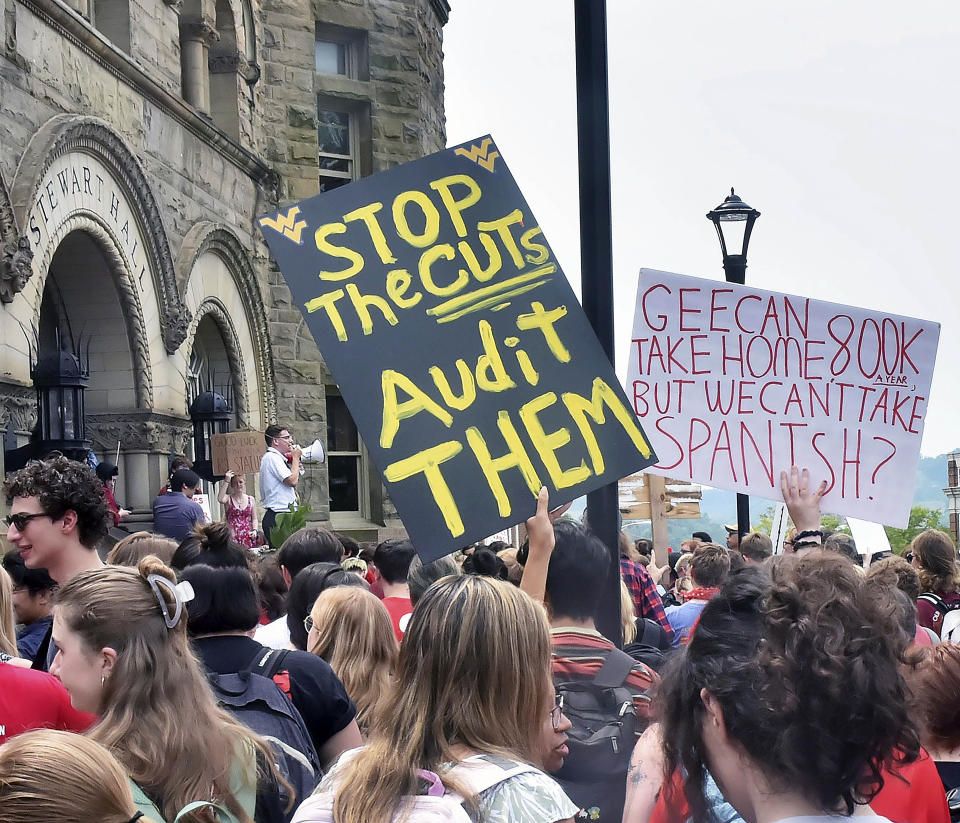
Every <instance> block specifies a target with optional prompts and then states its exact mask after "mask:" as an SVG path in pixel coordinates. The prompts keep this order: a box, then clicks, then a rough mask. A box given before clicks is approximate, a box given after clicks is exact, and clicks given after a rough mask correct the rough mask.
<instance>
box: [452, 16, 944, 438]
mask: <svg viewBox="0 0 960 823" xmlns="http://www.w3.org/2000/svg"><path fill="white" fill-rule="evenodd" d="M451 5H452V6H453V10H452V12H451V14H450V22H449V23H448V24H447V26H446V29H445V33H444V40H445V42H444V52H445V61H444V64H445V71H446V113H447V138H448V144H450V145H455V144H457V143H461V142H464V141H467V140H469V139H471V138H473V137H477V136H479V135H482V134H485V133H488V132H489V133H491V134H492V135H493V137H494V139H495V140H496V142H497V144H498V147H499V149H500V151H501V154H502V155H503V157H504V158H505V159H506V161H507V163H508V164H509V166H510V169H511V171H512V172H513V175H514V177H516V179H517V181H518V183H519V185H520V188H521V189H522V190H523V192H524V195H525V197H526V199H527V201H528V202H529V204H530V206H531V208H532V209H533V212H534V214H535V215H536V217H537V219H538V222H539V223H540V225H541V227H542V228H543V230H544V232H545V233H546V236H547V238H548V239H549V241H550V244H551V245H552V246H553V249H554V252H555V254H556V255H557V258H558V259H559V260H560V263H561V265H562V266H563V268H564V270H565V272H566V274H567V276H568V277H569V279H570V281H571V283H572V284H573V286H574V289H575V290H576V291H577V292H578V293H579V280H580V250H579V242H578V232H579V224H578V219H579V218H578V189H577V185H578V184H577V133H576V88H575V82H574V69H575V66H574V31H573V2H572V0H509V2H508V0H451ZM607 11H608V39H609V45H608V48H609V66H610V129H611V142H612V150H611V168H612V177H613V230H614V235H613V244H614V277H615V284H616V335H617V338H616V339H617V341H618V343H617V364H616V365H617V371H618V373H620V375H621V377H623V376H624V374H625V370H626V358H627V347H628V345H629V338H630V329H631V325H632V318H633V304H634V300H635V292H636V278H637V271H638V269H640V268H641V267H647V268H659V269H664V270H667V271H675V272H679V273H682V274H689V275H695V276H699V277H709V278H715V279H718V280H719V279H722V278H723V271H722V267H721V261H720V247H719V244H718V242H717V238H716V233H715V232H714V230H713V227H712V226H711V225H710V223H709V222H708V221H707V219H706V218H705V216H704V215H705V214H706V212H707V211H708V210H709V209H711V208H712V207H714V206H716V205H717V204H718V203H719V202H721V201H722V199H723V197H724V195H725V194H726V193H727V192H729V190H730V187H731V186H735V187H736V189H737V193H738V194H739V195H740V196H741V197H743V199H744V200H745V201H746V202H747V203H749V204H750V205H752V206H754V207H755V208H757V209H759V210H760V211H761V213H762V215H761V217H760V219H759V220H758V221H757V224H756V226H755V228H754V233H753V239H752V241H751V244H750V251H749V268H748V269H747V282H748V283H752V284H754V285H757V286H759V287H762V288H766V289H771V290H774V291H782V292H788V293H791V294H798V295H802V296H807V297H814V298H818V299H821V300H830V301H833V302H837V303H846V304H851V305H860V306H864V307H867V308H872V309H878V310H882V311H890V312H895V313H898V314H905V315H910V316H913V317H919V318H923V319H926V320H935V321H938V322H939V323H941V324H942V328H941V336H940V351H939V355H938V358H937V367H936V370H935V373H934V379H933V388H932V391H931V397H930V405H929V411H928V415H927V419H926V427H925V431H924V438H923V446H922V452H923V454H924V455H935V454H940V453H943V452H946V451H949V450H951V449H954V448H956V447H958V446H960V431H957V430H956V420H957V419H958V416H960V368H958V362H957V358H956V356H955V354H954V352H955V350H956V330H955V324H954V322H953V319H954V318H955V317H957V316H958V315H960V305H958V304H960V286H958V283H957V275H958V266H957V264H956V262H955V256H956V248H957V244H956V238H957V235H958V230H960V209H958V200H960V197H958V195H960V172H958V168H960V161H958V158H957V153H958V151H960V106H958V103H957V91H956V82H957V78H958V77H960V5H958V4H956V2H955V0H942V1H941V2H928V1H927V0H916V2H913V3H910V4H903V3H902V2H897V3H893V2H888V0H873V2H870V3H867V2H865V0H861V2H857V3H836V2H835V0H832V1H831V2H824V1H823V0H807V2H805V3H803V4H802V5H801V4H789V5H788V4H782V3H771V2H769V0H763V1H762V2H761V0H740V2H738V3H735V4H726V3H716V2H708V1H707V0H686V1H685V2H682V3H654V2H642V1H641V0H608V2H607Z"/></svg>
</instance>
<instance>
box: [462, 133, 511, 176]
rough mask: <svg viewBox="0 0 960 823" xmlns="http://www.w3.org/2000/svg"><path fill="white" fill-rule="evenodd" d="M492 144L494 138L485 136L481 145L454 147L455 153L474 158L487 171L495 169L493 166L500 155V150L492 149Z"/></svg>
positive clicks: (469, 158) (468, 158)
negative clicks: (462, 147) (463, 147)
mask: <svg viewBox="0 0 960 823" xmlns="http://www.w3.org/2000/svg"><path fill="white" fill-rule="evenodd" d="M492 145H493V140H491V139H490V138H489V137H485V138H484V139H483V142H482V143H481V144H480V145H479V146H471V147H470V148H469V149H454V150H453V153H454V154H459V155H460V156H461V157H466V158H467V160H472V161H473V162H474V163H476V164H477V165H478V166H483V168H485V169H486V170H487V171H493V166H494V164H495V163H496V161H497V158H498V157H499V156H500V152H498V151H497V150H496V149H494V150H493V151H490V147H491V146H492Z"/></svg>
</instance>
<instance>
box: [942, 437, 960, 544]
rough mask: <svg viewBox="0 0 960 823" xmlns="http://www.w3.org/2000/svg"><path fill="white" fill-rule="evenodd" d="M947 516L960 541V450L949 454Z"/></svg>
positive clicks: (955, 537) (946, 491) (951, 529)
mask: <svg viewBox="0 0 960 823" xmlns="http://www.w3.org/2000/svg"><path fill="white" fill-rule="evenodd" d="M943 493H944V494H945V495H946V496H947V516H948V517H949V518H950V534H952V535H953V539H954V540H956V541H957V542H958V543H960V452H950V454H948V455H947V487H946V488H945V489H944V490H943Z"/></svg>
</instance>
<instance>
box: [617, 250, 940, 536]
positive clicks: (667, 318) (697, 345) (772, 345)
mask: <svg viewBox="0 0 960 823" xmlns="http://www.w3.org/2000/svg"><path fill="white" fill-rule="evenodd" d="M939 334H940V326H939V324H937V323H932V322H925V321H923V320H915V319H912V318H909V317H900V316H898V315H893V314H887V313H884V312H877V311H870V310H868V309H862V308H855V307H850V306H840V305H836V304H833V303H826V302H823V301H820V300H811V299H809V298H805V297H795V296H792V295H786V294H777V293H775V292H770V291H764V290H762V289H755V288H751V287H749V286H741V285H736V284H732V283H718V282H715V281H710V280H701V279H697V278H693V277H685V276H683V275H678V274H670V273H667V272H660V271H653V270H651V269H642V270H641V272H640V281H639V286H638V290H637V307H636V315H635V317H634V328H633V339H632V345H631V351H630V362H629V367H628V377H627V394H628V396H629V397H630V398H631V400H632V402H633V406H634V409H635V410H636V412H637V415H638V416H639V417H640V419H641V420H642V421H643V422H644V425H645V429H646V431H647V433H648V434H649V436H650V440H651V442H652V443H653V446H654V448H655V450H656V452H657V454H658V455H659V462H658V464H657V466H655V467H651V468H650V469H648V471H652V472H655V473H657V474H669V475H671V476H673V477H686V478H689V479H690V480H694V481H697V482H700V483H704V484H707V485H710V486H716V487H719V488H724V489H731V490H733V491H737V492H744V493H746V494H754V495H758V496H760V497H767V498H770V499H779V498H780V482H779V475H780V471H781V470H782V469H789V467H790V466H791V465H799V466H806V467H808V468H809V469H810V471H811V473H812V475H813V477H814V478H815V480H816V481H818V482H819V481H820V480H826V481H827V482H828V484H829V488H828V491H827V494H826V496H825V498H824V500H823V504H822V507H823V510H824V511H831V512H838V513H842V514H848V515H853V516H855V517H860V518H863V519H865V520H872V521H875V522H881V523H886V524H888V525H892V526H905V525H906V523H907V519H908V517H909V514H910V506H911V503H912V499H913V487H914V478H915V476H916V469H917V461H918V459H919V456H920V438H921V436H922V434H923V421H924V416H925V415H926V411H927V399H928V397H929V396H930V380H931V377H932V375H933V364H934V360H935V358H936V352H937V341H938V338H939Z"/></svg>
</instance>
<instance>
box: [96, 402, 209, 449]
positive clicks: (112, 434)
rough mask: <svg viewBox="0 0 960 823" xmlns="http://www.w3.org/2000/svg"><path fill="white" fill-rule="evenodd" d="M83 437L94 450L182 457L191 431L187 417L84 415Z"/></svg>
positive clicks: (132, 414) (164, 415)
mask: <svg viewBox="0 0 960 823" xmlns="http://www.w3.org/2000/svg"><path fill="white" fill-rule="evenodd" d="M86 422H87V437H89V438H90V439H91V440H92V441H93V447H94V449H95V450H100V451H114V450H115V449H116V448H117V442H119V443H120V448H121V449H122V450H123V451H144V452H155V453H160V454H174V453H176V454H184V453H185V452H186V449H187V445H188V443H189V442H190V437H191V434H192V432H193V428H192V426H191V424H190V420H189V419H187V418H179V417H174V416H173V415H166V414H141V413H138V412H132V413H131V412H128V413H126V414H88V415H87V418H86Z"/></svg>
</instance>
